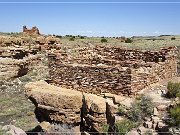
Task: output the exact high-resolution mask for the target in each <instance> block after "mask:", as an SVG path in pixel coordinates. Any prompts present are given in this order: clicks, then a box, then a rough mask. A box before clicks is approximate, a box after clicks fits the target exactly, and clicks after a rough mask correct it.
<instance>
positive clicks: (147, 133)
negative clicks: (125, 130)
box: [143, 130, 153, 135]
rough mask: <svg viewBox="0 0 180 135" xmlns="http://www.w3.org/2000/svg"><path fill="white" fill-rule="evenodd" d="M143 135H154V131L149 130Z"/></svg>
mask: <svg viewBox="0 0 180 135" xmlns="http://www.w3.org/2000/svg"><path fill="white" fill-rule="evenodd" d="M143 135H153V132H152V130H147V131H146V132H145V133H144V134H143Z"/></svg>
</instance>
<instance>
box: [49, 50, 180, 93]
mask: <svg viewBox="0 0 180 135" xmlns="http://www.w3.org/2000/svg"><path fill="white" fill-rule="evenodd" d="M49 68H50V77H51V79H52V83H53V84H55V85H60V86H65V87H71V88H74V89H77V90H80V91H85V92H90V93H95V94H97V93H101V92H110V93H113V94H125V95H132V94H135V93H136V92H137V91H139V90H141V89H143V88H145V87H147V86H149V85H150V84H152V83H155V82H158V81H159V80H162V79H167V78H171V77H173V76H175V75H176V73H177V69H176V68H177V63H176V48H173V47H170V48H164V49H161V50H160V51H140V50H128V49H123V48H120V47H104V46H97V47H95V48H93V49H88V48H83V49H81V50H79V54H78V55H77V56H71V55H70V54H67V53H64V52H58V51H56V53H51V54H49Z"/></svg>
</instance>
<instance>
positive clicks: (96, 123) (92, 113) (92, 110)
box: [82, 93, 107, 132]
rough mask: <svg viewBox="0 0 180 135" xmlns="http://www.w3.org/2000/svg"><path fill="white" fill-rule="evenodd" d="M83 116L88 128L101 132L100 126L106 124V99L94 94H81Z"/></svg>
mask: <svg viewBox="0 0 180 135" xmlns="http://www.w3.org/2000/svg"><path fill="white" fill-rule="evenodd" d="M83 96H84V99H83V100H84V101H83V102H84V104H83V110H82V113H83V117H84V119H85V122H86V124H87V126H88V127H89V128H90V130H95V131H97V132H102V126H103V125H104V124H107V119H106V100H105V99H104V98H102V97H99V96H97V95H94V94H86V93H84V94H83Z"/></svg>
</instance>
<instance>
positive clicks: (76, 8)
mask: <svg viewBox="0 0 180 135" xmlns="http://www.w3.org/2000/svg"><path fill="white" fill-rule="evenodd" d="M17 1H18V2H27V1H23V0H8V1H7V0H4V2H17ZM28 1H29V2H30V3H2V2H3V0H0V2H1V3H0V12H1V13H0V18H1V19H0V31H1V32H20V31H22V26H23V25H26V26H27V27H28V28H30V27H32V26H37V27H38V28H39V29H40V32H41V33H44V34H59V35H66V34H73V35H87V36H146V35H161V34H175V35H177V34H180V17H179V13H180V1H178V0H173V2H177V3H167V2H172V1H170V0H169V1H168V0H159V1H157V0H151V1H149V2H166V3H134V2H137V0H128V2H133V3H48V4H47V3H33V2H37V0H28ZM38 1H39V2H48V1H47V0H38ZM53 1H58V0H53ZM102 1H103V2H112V0H99V1H98V2H102ZM113 1H114V2H122V1H120V0H113ZM31 2H32V3H31ZM49 2H50V0H49ZM58 2H62V1H58ZM64 2H88V1H85V0H84V1H83V0H68V1H65V0H64ZM89 2H93V1H92V0H89ZM94 2H97V1H95V0H94ZM124 2H127V0H126V1H125V0H124ZM138 2H148V1H145V0H139V1H138ZM178 2H179V3H178Z"/></svg>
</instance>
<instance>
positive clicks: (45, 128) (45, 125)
mask: <svg viewBox="0 0 180 135" xmlns="http://www.w3.org/2000/svg"><path fill="white" fill-rule="evenodd" d="M39 126H40V127H41V129H42V131H43V132H49V131H50V130H51V128H52V125H51V124H50V123H49V122H46V121H43V122H41V123H40V124H39Z"/></svg>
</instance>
